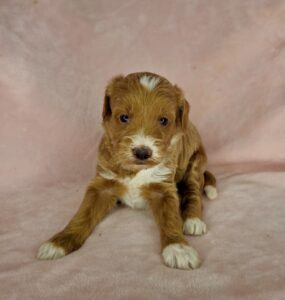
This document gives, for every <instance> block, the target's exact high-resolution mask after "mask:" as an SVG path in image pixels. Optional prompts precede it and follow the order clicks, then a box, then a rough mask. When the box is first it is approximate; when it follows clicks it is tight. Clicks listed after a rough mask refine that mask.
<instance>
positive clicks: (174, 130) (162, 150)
mask: <svg viewBox="0 0 285 300" xmlns="http://www.w3.org/2000/svg"><path fill="white" fill-rule="evenodd" d="M188 113H189V104H188V102H187V101H186V100H185V98H184V95H183V93H182V91H181V89H180V88H179V87H177V86H176V85H172V84H171V83H170V82H169V81H168V80H166V79H165V78H163V77H161V76H158V75H156V74H152V73H146V72H144V73H133V74H130V75H128V76H126V77H124V76H117V77H115V78H113V79H112V80H111V81H110V83H109V84H108V86H107V88H106V92H105V99H104V107H103V127H104V129H105V133H106V137H107V138H108V140H109V144H110V145H111V147H112V155H113V158H114V161H115V162H116V163H117V164H120V165H121V167H123V168H125V169H131V170H139V169H142V168H147V167H150V166H153V165H155V164H158V163H160V162H161V161H163V160H164V159H167V155H169V152H170V151H171V149H172V148H174V144H175V143H176V142H177V140H178V138H179V137H180V136H181V135H182V134H183V132H185V130H186V129H187V127H188Z"/></svg>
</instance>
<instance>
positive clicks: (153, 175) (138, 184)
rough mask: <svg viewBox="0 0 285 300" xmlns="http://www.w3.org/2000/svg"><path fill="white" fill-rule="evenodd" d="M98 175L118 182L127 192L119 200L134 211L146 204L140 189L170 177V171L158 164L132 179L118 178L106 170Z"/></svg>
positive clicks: (140, 172)
mask: <svg viewBox="0 0 285 300" xmlns="http://www.w3.org/2000/svg"><path fill="white" fill-rule="evenodd" d="M100 175H101V176H102V177H104V178H106V179H112V180H118V181H119V182H120V183H122V184H123V185H124V186H125V187H126V190H127V191H126V193H125V194H124V195H123V197H121V199H120V200H121V201H122V202H123V203H125V204H126V205H128V206H130V207H132V208H135V209H143V208H145V207H146V202H145V199H144V198H143V196H142V194H141V191H142V189H141V188H142V187H143V186H144V185H146V184H150V183H159V182H163V181H165V180H166V179H167V178H168V177H169V176H170V175H171V169H169V168H167V167H166V166H165V165H164V164H159V165H157V166H155V167H152V168H148V169H144V170H141V171H139V172H138V173H137V174H136V175H135V176H134V177H125V178H120V177H119V176H118V175H116V174H114V173H113V172H111V171H107V170H106V171H104V172H101V173H100Z"/></svg>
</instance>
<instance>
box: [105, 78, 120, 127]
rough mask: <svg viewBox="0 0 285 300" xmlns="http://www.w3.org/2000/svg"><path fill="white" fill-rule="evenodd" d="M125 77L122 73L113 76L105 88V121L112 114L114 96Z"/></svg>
mask: <svg viewBox="0 0 285 300" xmlns="http://www.w3.org/2000/svg"><path fill="white" fill-rule="evenodd" d="M123 79H124V76H122V75H118V76H116V77H114V78H112V79H111V81H110V82H109V83H108V85H107V87H106V89H105V97H104V104H103V113H102V117H103V121H106V120H107V119H109V118H110V117H111V115H112V107H111V100H112V96H113V94H114V91H115V89H116V87H117V85H118V84H119V83H120V82H122V81H123Z"/></svg>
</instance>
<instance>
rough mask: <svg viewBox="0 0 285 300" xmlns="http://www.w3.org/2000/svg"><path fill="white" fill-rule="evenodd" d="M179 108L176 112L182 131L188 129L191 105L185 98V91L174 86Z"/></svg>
mask: <svg viewBox="0 0 285 300" xmlns="http://www.w3.org/2000/svg"><path fill="white" fill-rule="evenodd" d="M174 89H175V94H176V99H177V103H178V108H177V112H176V122H177V125H178V126H179V127H181V128H182V130H183V131H184V130H186V129H187V128H188V123H189V111H190V105H189V103H188V102H187V100H186V99H185V97H184V94H183V91H182V90H181V89H180V87H178V86H177V85H174Z"/></svg>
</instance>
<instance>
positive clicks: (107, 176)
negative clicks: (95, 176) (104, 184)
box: [99, 170, 116, 180]
mask: <svg viewBox="0 0 285 300" xmlns="http://www.w3.org/2000/svg"><path fill="white" fill-rule="evenodd" d="M99 175H100V176H101V177H103V178H105V179H109V180H113V179H115V178H116V174H115V173H113V172H112V171H110V170H103V171H101V172H99Z"/></svg>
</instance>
